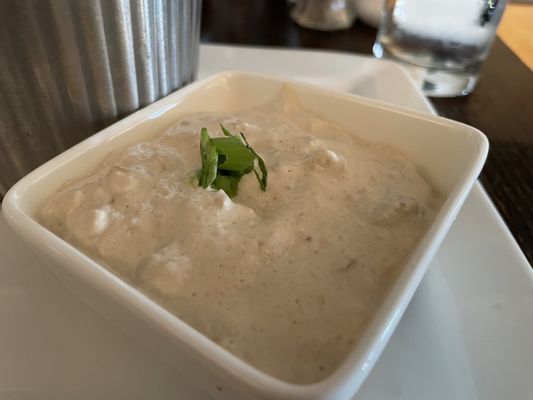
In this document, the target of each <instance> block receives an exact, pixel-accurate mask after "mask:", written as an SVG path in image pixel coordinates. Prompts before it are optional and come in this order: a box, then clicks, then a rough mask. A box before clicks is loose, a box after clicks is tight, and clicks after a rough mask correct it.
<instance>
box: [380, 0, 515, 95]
mask: <svg viewBox="0 0 533 400" xmlns="http://www.w3.org/2000/svg"><path fill="white" fill-rule="evenodd" d="M505 4H506V0H387V1H386V3H385V7H384V10H383V13H382V17H381V24H380V27H379V31H378V35H377V39H376V42H375V44H374V49H373V50H374V55H375V56H376V57H378V58H382V57H387V58H392V59H395V60H399V61H401V62H403V63H407V64H410V65H411V66H413V67H414V69H415V73H418V74H420V75H421V77H422V79H421V81H422V90H423V91H424V93H425V94H426V95H428V96H434V97H453V96H461V95H466V94H469V93H470V92H471V91H472V90H473V89H474V86H475V84H476V82H477V80H478V76H479V70H480V67H481V65H482V63H483V61H484V60H485V58H486V57H487V55H488V53H489V50H490V48H491V45H492V43H493V41H494V38H495V34H496V28H497V27H498V24H499V22H500V19H501V17H502V14H503V10H504V8H505Z"/></svg>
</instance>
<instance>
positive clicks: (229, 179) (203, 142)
mask: <svg viewBox="0 0 533 400" xmlns="http://www.w3.org/2000/svg"><path fill="white" fill-rule="evenodd" d="M220 128H221V129H222V133H223V134H224V137H220V138H211V137H210V136H209V132H208V131H207V129H206V128H202V130H201V132H200V155H201V157H202V170H201V171H200V173H199V184H200V186H202V187H203V188H208V187H209V186H211V187H213V188H214V189H219V190H220V189H222V190H224V192H226V194H227V195H228V196H229V197H235V196H236V195H237V190H238V186H239V181H240V180H241V178H242V176H243V175H245V174H248V173H250V172H252V171H254V174H255V176H256V178H257V181H258V182H259V187H260V188H261V190H263V191H266V187H267V178H268V172H267V169H266V165H265V161H264V160H263V159H262V158H261V157H260V156H259V155H258V154H257V153H256V151H255V150H254V149H253V148H252V146H250V144H249V143H248V141H247V140H246V138H245V137H244V134H243V133H242V132H240V137H239V136H237V135H233V134H231V133H230V132H229V131H228V130H227V129H226V128H224V126H223V125H222V124H220ZM241 137H242V140H244V142H243V141H242V140H241ZM256 160H257V162H256ZM256 163H257V166H258V167H259V171H260V172H261V175H260V174H259V172H258V171H257V167H256Z"/></svg>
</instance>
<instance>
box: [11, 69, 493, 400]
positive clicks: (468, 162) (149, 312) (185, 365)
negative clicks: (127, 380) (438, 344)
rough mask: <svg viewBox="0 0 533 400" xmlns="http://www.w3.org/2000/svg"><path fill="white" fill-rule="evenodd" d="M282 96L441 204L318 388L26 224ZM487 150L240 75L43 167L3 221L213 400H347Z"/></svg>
mask: <svg viewBox="0 0 533 400" xmlns="http://www.w3.org/2000/svg"><path fill="white" fill-rule="evenodd" d="M284 85H288V86H289V87H290V88H292V89H293V91H294V92H295V93H296V95H297V97H298V98H299V100H300V102H301V104H302V106H303V107H304V108H306V109H307V110H309V111H311V112H312V113H314V114H316V115H318V116H321V117H322V118H324V119H327V120H330V121H332V122H335V123H337V124H339V125H342V126H343V127H345V128H346V129H347V130H348V131H350V132H352V133H354V134H356V135H357V136H359V137H361V138H363V139H366V140H369V141H374V142H380V143H386V144H390V145H393V146H395V147H397V148H398V149H400V150H401V151H403V152H404V153H405V154H406V155H407V156H408V157H409V158H411V160H413V161H414V162H415V164H416V165H417V167H418V168H419V171H420V172H421V174H422V175H423V176H424V177H425V178H426V179H427V180H428V181H429V182H430V183H431V184H432V185H433V186H434V187H435V188H436V189H437V190H438V191H439V192H440V193H441V194H442V195H443V196H444V203H443V204H442V206H441V208H440V210H439V212H438V214H437V216H436V218H435V220H434V221H433V223H432V224H431V226H430V227H429V229H428V231H427V232H426V233H425V235H424V236H423V238H422V239H421V240H420V242H419V243H418V244H417V246H416V247H415V249H414V251H413V252H412V254H411V256H410V257H409V260H408V261H407V262H406V264H405V265H404V267H403V270H402V272H401V273H400V274H399V276H398V278H397V280H396V281H395V282H394V283H393V285H392V287H391V289H390V291H389V292H388V294H387V296H386V298H385V299H384V302H383V304H382V305H381V307H380V308H379V309H378V311H377V312H376V313H375V315H374V317H373V319H372V320H371V321H370V322H369V324H368V326H367V327H366V329H365V331H364V333H363V336H362V337H361V339H360V340H359V341H358V342H357V344H356V345H355V347H354V348H353V350H352V352H351V353H350V354H349V355H348V356H347V358H346V360H345V361H344V362H343V364H342V365H341V366H340V367H339V368H338V369H337V370H336V371H335V372H334V373H333V374H332V375H331V376H329V377H328V378H326V379H324V380H322V381H320V382H318V383H314V384H309V385H296V384H291V383H287V382H283V381H281V380H279V379H276V378H273V377H271V376H269V375H267V374H265V373H263V372H261V371H258V370H257V369H255V368H254V367H252V366H250V365H249V364H247V363H246V362H244V361H242V360H240V359H238V358H237V357H235V356H233V355H232V354H230V353H229V352H227V351H226V350H225V349H223V348H221V347H220V346H218V345H217V344H215V343H214V342H212V341H211V340H209V339H208V338H207V337H205V336H204V335H202V334H201V333H199V332H198V331H196V330H195V329H193V328H191V327H190V326H188V325H187V324H185V323H184V322H183V321H181V320H179V319H178V318H177V317H176V316H174V315H172V314H171V313H169V312H167V311H166V310H164V309H163V308H162V307H161V306H159V305H158V304H156V303H155V302H154V301H152V300H150V299H149V298H148V297H146V296H145V295H144V294H142V293H141V292H140V291H138V290H137V289H135V288H133V287H131V286H130V285H129V284H127V283H126V282H124V281H123V280H121V279H120V278H119V277H117V276H116V275H114V274H113V273H111V272H110V271H108V270H107V269H105V268H104V267H102V266H101V265H99V264H98V263H97V262H95V261H93V260H91V259H90V258H88V257H87V256H85V255H84V254H82V253H81V252H80V251H79V250H77V249H75V248H74V247H72V246H71V245H70V244H68V243H66V242H65V241H63V240H62V239H60V238H59V237H57V236H55V235H54V234H52V233H51V232H49V231H48V230H46V229H45V228H44V227H43V226H41V225H40V224H39V223H38V222H37V221H36V218H35V217H36V215H37V212H38V210H39V208H40V206H41V205H42V204H43V202H44V200H45V199H46V198H47V197H48V196H49V195H50V194H52V193H53V192H54V191H55V190H57V189H58V188H59V186H61V185H62V184H63V183H64V182H65V181H67V180H69V179H73V178H76V177H80V176H83V175H86V174H88V173H89V172H90V171H92V170H93V169H94V168H96V167H97V166H98V164H99V163H100V162H101V161H102V160H103V159H104V158H105V156H106V155H107V154H108V153H109V152H110V151H112V150H116V149H118V148H122V147H125V146H127V145H129V144H132V143H134V142H137V141H140V140H143V139H147V138H152V137H154V136H156V135H158V134H160V133H162V132H163V131H164V130H165V129H166V128H167V127H169V126H170V125H172V123H173V122H174V121H175V120H176V119H178V118H179V117H181V116H183V115H186V114H190V113H192V112H199V111H205V112H210V111H236V110H240V109H247V108H250V107H253V106H258V105H261V104H264V103H266V102H267V101H269V100H271V99H272V98H273V97H274V96H275V95H276V94H278V93H279V91H280V90H281V89H282V87H283V86H284ZM487 151H488V142H487V139H486V138H485V136H484V135H483V134H482V133H481V132H479V131H478V130H476V129H474V128H472V127H469V126H467V125H464V124H460V123H457V122H454V121H450V120H447V119H444V118H440V117H436V116H432V115H428V114H423V113H419V112H414V111H411V110H408V109H404V108H402V107H397V106H392V105H388V104H385V103H382V102H379V101H375V100H369V99H366V98H362V97H358V96H354V95H349V94H344V93H338V92H334V91H331V90H327V89H323V88H319V87H315V86H312V85H309V84H304V83H298V82H291V81H284V80H280V79H274V78H270V77H265V76H259V75H252V74H248V73H243V72H224V73H220V74H217V75H214V76H212V77H210V78H207V79H205V80H203V81H201V82H197V83H194V84H192V85H190V86H188V87H186V88H184V89H181V90H179V91H177V92H175V93H174V94H172V95H170V96H168V97H166V98H164V99H162V100H160V101H158V102H156V103H154V104H152V105H150V106H148V107H146V108H144V109H143V110H140V111H138V112H136V113H134V114H132V115H131V116H129V117H127V118H125V119H124V120H122V121H120V122H118V123H116V124H114V125H112V126H110V127H108V128H106V129H104V130H103V131H101V132H99V133H97V134H95V135H94V136H92V137H90V138H88V139H87V140H85V141H83V142H82V143H80V144H78V145H76V146H74V147H73V148H71V149H69V150H68V151H66V152H64V153H63V154H61V155H59V156H57V157H56V158H54V159H53V160H51V161H49V162H47V163H46V164H44V165H42V166H41V167H39V168H38V169H36V170H35V171H33V172H32V173H30V174H29V175H27V176H26V177H24V178H23V179H22V180H20V181H19V182H18V183H17V184H16V185H15V186H13V188H12V189H11V190H10V191H9V192H8V193H7V195H6V196H5V199H4V201H3V204H2V210H3V213H4V215H5V217H6V220H7V221H8V223H9V224H10V226H11V227H12V228H13V229H14V230H15V231H16V233H17V234H18V235H19V236H20V237H21V238H22V239H23V240H24V241H25V242H26V243H27V244H28V245H30V246H31V247H32V248H33V249H34V250H35V251H36V252H37V253H38V254H39V255H41V256H42V258H43V259H44V260H45V261H46V262H47V264H48V265H49V266H50V267H51V268H52V270H53V271H54V273H55V274H56V275H57V276H58V278H59V279H60V280H62V281H63V282H64V283H65V284H66V285H67V286H68V287H69V288H70V289H71V290H72V291H73V292H74V294H76V295H77V296H78V297H80V298H81V299H82V300H84V301H85V302H86V303H88V304H89V305H90V306H92V307H93V308H94V309H96V310H97V311H98V312H99V313H101V314H102V315H104V316H105V317H106V318H107V319H109V320H110V321H111V322H112V323H114V324H115V325H116V326H118V327H119V328H120V329H122V330H123V331H124V332H126V333H127V334H128V335H130V336H132V337H133V338H135V339H136V340H138V341H139V342H140V343H142V344H143V345H145V346H147V347H148V348H151V349H152V350H154V351H155V352H156V353H157V354H158V355H160V356H161V357H162V358H163V359H165V360H166V361H168V362H169V363H171V364H172V365H174V366H175V367H176V368H177V369H178V370H179V371H180V372H181V373H182V374H183V375H184V376H186V377H188V378H189V379H190V380H191V381H193V382H194V383H196V384H197V385H199V386H200V387H202V388H204V389H205V390H206V391H207V392H209V393H210V394H212V395H213V396H214V397H215V398H220V399H241V398H244V399H348V398H350V397H351V396H353V394H354V393H355V392H356V391H357V389H358V388H359V387H360V385H361V384H362V382H363V380H364V379H365V377H366V376H367V375H368V373H369V372H370V370H371V368H372V367H373V365H374V364H375V362H376V360H377V359H378V357H379V355H380V354H381V352H382V350H383V348H384V347H385V345H386V343H387V341H388V340H389V338H390V336H391V334H392V332H393V331H394V329H395V327H396V325H397V323H398V321H399V320H400V318H401V316H402V314H403V312H404V310H405V308H406V307H407V305H408V303H409V301H410V299H411V297H412V296H413V294H414V292H415V290H416V288H417V286H418V284H419V283H420V281H421V279H422V277H423V275H424V273H425V272H426V269H427V267H428V264H429V262H430V261H431V259H432V257H433V256H434V254H435V253H436V251H437V249H438V247H439V246H440V244H441V242H442V240H443V238H444V236H445V234H446V233H447V231H448V229H449V228H450V226H451V224H452V222H453V221H454V219H455V217H456V215H457V212H458V211H459V209H460V207H461V205H462V204H463V202H464V200H465V199H466V197H467V195H468V193H469V191H470V189H471V187H472V185H473V183H474V182H475V180H476V178H477V176H478V174H479V172H480V171H481V168H482V166H483V163H484V161H485V158H486V155H487Z"/></svg>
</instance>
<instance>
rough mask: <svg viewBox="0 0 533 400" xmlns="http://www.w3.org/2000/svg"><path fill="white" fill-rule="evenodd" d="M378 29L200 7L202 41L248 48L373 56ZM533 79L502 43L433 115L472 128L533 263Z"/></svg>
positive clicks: (276, 11)
mask: <svg viewBox="0 0 533 400" xmlns="http://www.w3.org/2000/svg"><path fill="white" fill-rule="evenodd" d="M375 36H376V30H375V29H373V28H370V27H368V26H366V25H364V24H363V23H361V22H356V23H355V24H354V25H353V26H352V27H351V28H350V29H348V30H345V31H338V32H331V33H325V32H319V31H314V30H309V29H304V28H300V27H299V26H298V25H296V24H295V23H294V22H292V20H291V19H290V17H289V6H288V5H287V1H286V0H271V1H269V0H253V1H250V0H225V1H215V0H204V7H203V16H202V41H203V42H209V43H224V44H239V45H251V46H276V47H294V48H311V49H328V50H340V51H346V52H350V53H362V54H372V45H373V43H374V39H375ZM532 97H533V72H531V71H530V70H529V69H528V68H527V67H526V66H525V65H524V64H523V63H522V62H521V61H520V60H519V59H518V58H517V57H516V56H515V55H514V53H513V52H512V51H511V50H509V49H508V48H507V47H506V46H505V45H504V44H503V43H502V42H501V41H500V40H499V39H497V40H496V42H495V43H494V46H493V48H492V51H491V53H490V55H489V57H488V59H487V60H486V62H485V64H484V66H483V69H482V74H481V78H480V80H479V83H478V86H477V88H476V89H475V91H474V92H473V93H472V94H471V95H469V96H466V97H461V98H450V99H436V98H435V99H431V101H432V103H433V105H434V106H435V109H436V110H437V112H438V113H439V114H440V115H442V116H444V117H447V118H452V119H455V120H457V121H461V122H464V123H467V124H469V125H472V126H474V127H476V128H478V129H480V130H481V131H483V132H484V133H485V134H486V135H487V136H488V138H489V140H490V144H491V149H490V152H489V156H488V160H487V163H486V166H485V168H484V170H483V172H482V174H481V178H480V179H481V182H482V183H483V185H484V186H485V189H486V190H487V192H488V193H489V195H490V197H491V198H492V200H493V201H494V203H495V204H496V207H497V208H498V210H499V211H500V213H501V214H502V216H503V218H504V220H505V221H506V223H507V225H508V226H509V228H510V230H511V232H512V233H513V235H514V236H515V238H516V240H517V241H518V243H519V245H520V247H521V248H522V250H523V251H524V253H525V254H526V257H527V258H528V259H529V262H530V263H533V99H532Z"/></svg>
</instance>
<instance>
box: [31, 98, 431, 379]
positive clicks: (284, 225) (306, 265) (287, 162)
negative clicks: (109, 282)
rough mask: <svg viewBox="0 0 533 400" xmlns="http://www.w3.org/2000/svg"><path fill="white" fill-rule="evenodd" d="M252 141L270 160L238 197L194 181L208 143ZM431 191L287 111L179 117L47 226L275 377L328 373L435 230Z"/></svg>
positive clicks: (99, 176)
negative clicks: (265, 175) (261, 178)
mask: <svg viewBox="0 0 533 400" xmlns="http://www.w3.org/2000/svg"><path fill="white" fill-rule="evenodd" d="M219 123H223V124H224V125H225V126H226V127H227V128H228V129H229V130H230V131H233V132H238V131H243V132H244V133H245V134H246V136H247V139H248V141H249V142H250V143H251V144H252V146H253V147H254V148H255V149H256V151H257V152H258V153H259V154H260V155H262V157H263V158H264V159H265V161H266V164H267V167H268V170H269V181H268V188H267V191H266V192H262V191H261V190H260V189H259V186H258V183H257V181H256V179H255V177H254V175H253V174H248V175H246V176H245V177H244V178H243V179H242V180H241V183H240V186H239V194H238V195H237V196H236V197H235V198H234V199H230V198H228V197H227V196H226V194H225V193H224V192H223V191H213V190H206V189H202V188H201V187H198V186H196V185H193V184H192V183H191V182H192V180H193V177H194V175H195V173H196V172H197V171H198V170H199V168H200V166H201V161H200V150H199V132H200V129H201V128H202V127H207V128H208V129H209V131H210V133H211V136H221V133H220V128H219V127H218V124H219ZM437 203H438V201H437V198H436V195H435V194H434V192H433V190H432V189H431V187H430V186H429V185H428V184H427V183H426V182H425V181H424V180H423V179H422V178H421V177H420V175H419V174H418V172H417V170H416V168H415V166H414V165H413V164H412V163H411V162H410V161H409V160H407V159H406V158H405V157H404V156H403V155H402V154H401V153H399V152H398V151H397V150H395V149H393V148H391V147H388V146H383V145H379V144H372V143H367V142H364V141H362V140H360V139H357V138H354V137H353V136H351V135H350V134H348V133H347V132H346V131H345V130H343V129H341V128H340V127H339V126H336V125H334V124H331V123H328V122H326V121H324V120H322V119H319V118H317V117H315V116H313V115H310V114H309V113H307V112H306V111H304V110H303V109H302V108H300V107H299V106H298V105H297V104H296V103H295V102H294V101H287V100H286V99H285V100H283V101H282V100H278V101H276V102H273V103H271V104H269V105H267V106H264V107H262V108H258V109H251V110H248V111H243V112H238V113H226V114H223V113H209V114H207V113H202V114H195V115H191V116H188V117H185V118H182V119H180V120H179V121H178V122H176V123H175V125H173V126H172V127H171V128H170V129H168V130H167V131H166V132H165V133H164V134H163V135H162V136H160V137H159V138H157V139H155V140H152V141H146V142H141V143H138V144H135V145H133V146H131V147H129V148H126V149H124V150H123V151H121V152H120V153H116V154H113V155H112V156H110V157H109V158H108V159H107V160H106V161H105V162H104V163H103V164H102V165H101V166H100V167H99V168H98V169H97V170H96V171H95V172H94V173H93V174H91V175H90V176H88V177H86V178H84V179H81V180H78V181H75V182H70V183H68V184H67V185H66V186H64V187H63V188H62V189H61V190H60V191H58V192H57V193H55V194H54V195H52V196H51V197H50V198H49V199H48V200H47V202H46V204H45V205H44V207H43V208H42V211H41V214H40V220H41V222H42V223H43V224H44V225H45V226H46V227H48V228H49V229H50V230H51V231H53V232H54V233H56V234H57V235H59V236H60V237H62V238H64V239H65V240H67V241H68V242H69V243H72V244H73V245H74V246H76V247H78V248H80V249H81V250H82V251H83V252H84V253H86V254H88V255H89V256H91V257H92V258H94V259H96V260H98V261H101V262H103V263H104V265H106V266H108V268H109V269H111V270H112V271H114V272H116V273H117V274H119V275H120V276H122V277H123V278H125V279H126V280H127V281H128V282H130V283H131V284H133V285H134V286H137V287H139V288H140V289H141V290H143V291H144V292H145V293H147V294H148V295H149V296H150V297H152V298H153V299H155V300H156V301H157V302H159V303H160V304H162V305H163V306H164V307H165V308H167V309H168V310H170V311H171V312H173V313H174V314H176V315H177V316H179V317H180V318H181V319H182V320H184V321H186V322H187V323H188V324H190V325H191V326H193V327H194V328H196V329H198V330H199V331H200V332H202V333H203V334H205V335H207V336H208V337H209V338H211V339H212V340H213V341H215V342H216V343H218V344H220V345H221V346H223V347H224V348H226V349H227V350H229V351H230V352H232V353H234V354H235V355H237V356H238V357H240V358H242V359H244V360H246V361H248V362H249V363H251V364H252V365H254V366H255V367H257V368H258V369H260V370H263V371H265V372H267V373H269V374H271V375H273V376H275V377H278V378H281V379H283V380H286V381H289V382H294V383H311V382H315V381H318V380H320V379H322V378H324V377H326V376H327V375H329V374H331V373H332V372H333V371H334V370H335V369H336V367H338V366H339V364H340V363H341V362H342V361H343V359H344V358H345V357H346V356H347V355H348V353H349V351H350V349H351V348H352V347H353V345H354V343H355V342H356V341H357V340H358V337H359V336H360V334H361V332H362V329H363V328H364V326H365V323H366V322H367V321H368V319H369V317H370V316H371V314H372V313H373V312H374V311H375V310H376V308H377V306H379V303H380V302H381V301H382V299H383V298H384V296H385V294H386V291H387V289H388V286H389V284H390V282H391V280H392V279H394V277H395V275H396V274H397V273H398V270H399V269H400V268H401V266H402V263H404V261H405V260H406V257H407V256H408V254H409V253H410V251H411V250H412V248H413V246H414V245H415V243H416V242H417V240H418V239H419V238H420V237H421V235H422V234H423V232H424V231H425V229H426V228H427V225H428V222H429V220H431V219H432V217H433V215H434V212H435V208H436V204H437Z"/></svg>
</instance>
